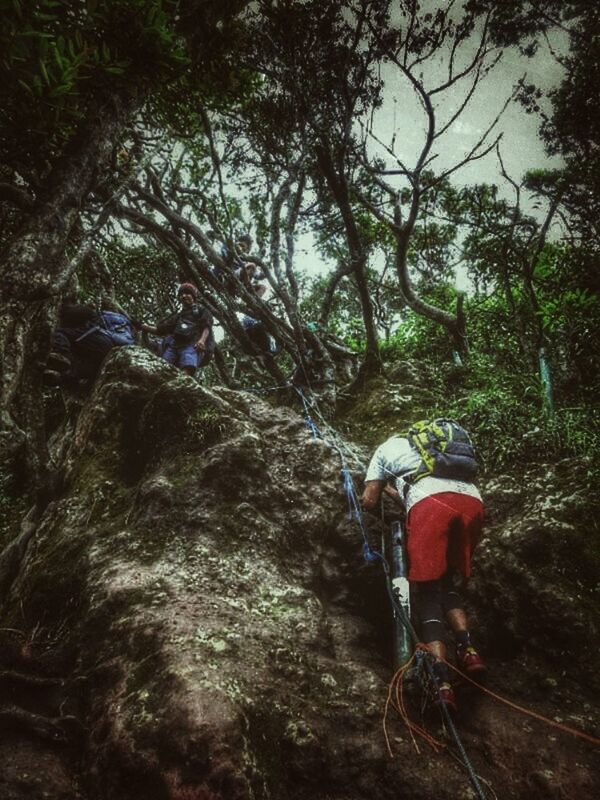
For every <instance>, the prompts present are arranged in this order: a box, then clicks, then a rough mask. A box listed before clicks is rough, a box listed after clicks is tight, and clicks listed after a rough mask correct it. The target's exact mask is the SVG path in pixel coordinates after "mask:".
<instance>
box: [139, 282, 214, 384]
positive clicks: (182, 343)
mask: <svg viewBox="0 0 600 800" xmlns="http://www.w3.org/2000/svg"><path fill="white" fill-rule="evenodd" d="M177 297H178V299H179V302H180V303H181V310H180V311H176V312H175V313H174V314H170V315H169V316H168V317H165V318H164V319H162V320H160V322H158V323H157V324H156V325H148V324H146V323H144V324H143V325H142V330H143V331H145V332H146V333H154V334H158V335H159V336H164V339H163V341H162V348H161V355H162V358H164V359H165V361H168V362H169V364H174V365H175V366H177V367H179V368H180V369H182V370H183V371H184V372H186V373H187V374H188V375H194V373H195V372H196V369H197V368H198V367H204V366H206V365H207V364H208V362H209V361H210V359H211V358H212V354H213V352H214V349H215V339H214V336H213V331H212V323H213V318H212V314H211V313H210V312H209V311H208V310H207V309H206V308H203V307H202V306H200V305H198V304H197V303H196V300H197V298H198V289H197V288H196V287H195V286H194V284H193V283H182V284H181V286H180V287H179V289H178V290H177Z"/></svg>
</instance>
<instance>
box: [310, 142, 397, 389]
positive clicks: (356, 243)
mask: <svg viewBox="0 0 600 800" xmlns="http://www.w3.org/2000/svg"><path fill="white" fill-rule="evenodd" d="M316 152H317V159H318V163H319V168H320V170H321V172H322V174H323V176H324V177H325V180H326V181H327V185H328V187H329V190H330V192H331V194H332V195H333V197H334V200H335V202H336V204H337V207H338V208H339V211H340V214H341V216H342V220H343V222H344V230H345V234H346V241H347V244H348V251H349V254H350V269H351V271H352V275H353V277H354V279H355V281H356V288H357V290H358V296H359V299H360V305H361V310H362V315H363V323H364V326H365V337H366V342H367V346H366V351H365V359H364V362H363V366H362V368H361V372H362V373H364V374H369V375H371V374H378V373H380V372H381V371H382V369H383V367H382V363H381V357H380V355H379V345H378V343H377V331H376V329H375V320H374V316H373V305H372V303H371V298H370V296H369V287H368V284H367V271H366V270H367V254H366V252H365V249H364V247H363V244H362V241H361V237H360V233H359V230H358V227H357V225H356V220H355V219H354V214H353V212H352V204H351V202H350V193H349V191H348V184H347V182H346V178H345V175H344V171H343V167H340V168H338V169H336V165H335V164H334V160H333V157H332V154H331V150H330V149H329V147H328V146H327V144H321V145H319V146H318V147H317V148H316Z"/></svg>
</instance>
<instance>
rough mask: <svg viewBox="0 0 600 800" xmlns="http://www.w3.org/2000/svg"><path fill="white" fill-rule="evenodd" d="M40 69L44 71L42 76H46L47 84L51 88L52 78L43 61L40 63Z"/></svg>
mask: <svg viewBox="0 0 600 800" xmlns="http://www.w3.org/2000/svg"><path fill="white" fill-rule="evenodd" d="M40 69H41V70H42V75H43V76H44V80H45V81H46V84H47V85H48V86H50V77H49V75H48V70H47V69H46V65H45V64H44V62H43V61H40Z"/></svg>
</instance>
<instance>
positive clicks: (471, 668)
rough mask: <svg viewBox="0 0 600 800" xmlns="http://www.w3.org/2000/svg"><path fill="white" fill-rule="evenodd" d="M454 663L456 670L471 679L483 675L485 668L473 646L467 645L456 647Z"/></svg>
mask: <svg viewBox="0 0 600 800" xmlns="http://www.w3.org/2000/svg"><path fill="white" fill-rule="evenodd" d="M456 661H457V662H458V668H459V669H460V670H461V671H462V672H464V673H465V675H468V676H469V677H471V678H481V677H482V676H483V675H484V674H485V671H486V666H485V664H484V663H483V661H482V660H481V656H480V655H479V653H478V652H477V650H475V648H474V647H473V645H470V644H468V645H467V646H466V647H464V646H463V647H461V646H460V645H458V646H457V648H456Z"/></svg>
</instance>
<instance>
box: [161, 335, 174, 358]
mask: <svg viewBox="0 0 600 800" xmlns="http://www.w3.org/2000/svg"><path fill="white" fill-rule="evenodd" d="M160 357H161V358H164V360H165V361H168V363H169V364H173V365H176V364H177V348H176V347H175V345H174V344H173V337H172V336H165V338H164V339H163V340H162V342H161V344H160Z"/></svg>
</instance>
